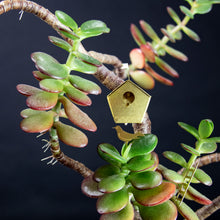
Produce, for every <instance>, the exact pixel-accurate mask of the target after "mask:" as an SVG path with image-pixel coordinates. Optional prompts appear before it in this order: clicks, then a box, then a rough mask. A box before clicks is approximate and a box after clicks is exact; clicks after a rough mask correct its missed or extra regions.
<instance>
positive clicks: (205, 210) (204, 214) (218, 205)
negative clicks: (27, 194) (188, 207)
mask: <svg viewBox="0 0 220 220" xmlns="http://www.w3.org/2000/svg"><path fill="white" fill-rule="evenodd" d="M218 209H220V196H218V197H217V198H215V199H214V200H213V201H212V204H210V205H205V206H203V207H202V208H200V209H198V210H197V211H196V214H197V215H198V217H199V219H200V220H204V219H206V218H208V217H209V216H210V215H212V214H213V213H214V212H216V211H217V210H218Z"/></svg>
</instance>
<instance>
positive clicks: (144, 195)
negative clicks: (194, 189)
mask: <svg viewBox="0 0 220 220" xmlns="http://www.w3.org/2000/svg"><path fill="white" fill-rule="evenodd" d="M175 191H176V186H175V184H173V183H169V182H162V183H161V184H160V185H159V186H157V187H155V188H152V189H147V190H137V189H135V188H133V189H132V192H133V194H134V197H135V199H136V201H137V202H138V203H140V204H141V205H144V206H155V205H159V204H161V203H164V202H166V201H167V200H169V199H170V198H171V197H172V196H173V195H174V193H175Z"/></svg>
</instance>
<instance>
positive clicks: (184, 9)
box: [180, 5, 194, 19]
mask: <svg viewBox="0 0 220 220" xmlns="http://www.w3.org/2000/svg"><path fill="white" fill-rule="evenodd" d="M180 10H181V11H182V12H183V14H185V15H186V16H188V17H190V18H191V19H193V18H194V15H193V13H192V12H191V11H190V10H189V9H188V8H187V7H185V6H183V5H181V6H180Z"/></svg>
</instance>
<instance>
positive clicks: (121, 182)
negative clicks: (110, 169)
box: [98, 174, 125, 193]
mask: <svg viewBox="0 0 220 220" xmlns="http://www.w3.org/2000/svg"><path fill="white" fill-rule="evenodd" d="M124 186H125V178H124V176H123V175H122V174H115V175H112V176H108V177H105V178H103V179H102V180H101V181H100V182H99V184H98V189H99V191H100V192H103V193H112V192H116V191H118V190H121V189H122V188H123V187H124Z"/></svg>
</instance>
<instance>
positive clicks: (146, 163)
mask: <svg viewBox="0 0 220 220" xmlns="http://www.w3.org/2000/svg"><path fill="white" fill-rule="evenodd" d="M150 158H151V154H146V155H140V156H137V157H133V158H132V159H131V160H129V161H128V163H127V168H128V169H129V170H131V171H133V172H137V171H144V170H147V169H149V168H152V167H153V165H154V160H150Z"/></svg>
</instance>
